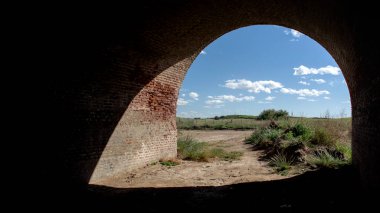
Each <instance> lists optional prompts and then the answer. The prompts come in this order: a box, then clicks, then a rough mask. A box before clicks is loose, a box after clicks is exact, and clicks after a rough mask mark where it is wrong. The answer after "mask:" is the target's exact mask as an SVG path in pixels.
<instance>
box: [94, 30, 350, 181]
mask: <svg viewBox="0 0 380 213" xmlns="http://www.w3.org/2000/svg"><path fill="white" fill-rule="evenodd" d="M207 58H210V59H208V60H209V61H205V60H207ZM189 62H191V61H189ZM189 62H187V63H185V64H184V65H185V66H178V65H177V66H175V67H173V68H171V69H168V70H167V71H165V72H170V75H171V76H170V77H169V76H164V75H162V74H164V73H162V74H160V75H159V76H158V77H156V78H155V79H154V81H152V82H150V83H149V84H148V85H147V86H145V87H144V89H143V90H142V91H141V92H140V93H139V95H138V96H136V97H135V99H134V100H133V101H132V104H131V106H132V107H129V108H128V110H127V112H126V113H125V115H124V116H123V118H122V120H121V121H119V125H118V128H116V130H115V132H114V133H113V135H112V136H111V138H110V141H109V142H108V144H107V146H106V148H105V150H104V151H103V154H102V157H101V158H100V160H99V163H98V166H97V168H96V169H95V172H94V174H93V180H94V181H93V182H92V183H95V184H101V185H109V186H117V187H126V188H128V187H143V186H144V187H158V186H166V187H168V186H172V187H179V186H191V185H194V186H197V184H198V185H199V184H200V185H207V184H210V185H228V184H231V183H238V182H239V181H240V182H254V181H262V180H273V179H283V178H288V177H292V176H294V175H297V174H301V173H303V172H305V171H309V170H310V169H311V167H308V166H306V165H310V162H311V158H312V157H313V160H314V161H316V160H319V161H323V160H325V161H324V162H320V163H325V164H328V165H324V166H325V167H335V166H338V163H341V164H345V163H347V162H346V161H349V160H350V158H351V155H350V150H351V149H350V145H351V144H350V143H351V137H350V134H351V119H350V118H349V119H344V120H339V119H334V120H333V119H332V118H341V117H347V115H346V113H349V115H350V114H351V113H350V111H351V108H350V101H349V94H348V90H347V86H346V83H345V81H344V78H343V76H342V73H341V71H340V68H339V67H338V65H337V64H336V63H335V61H334V59H333V58H332V57H331V56H330V55H329V54H328V53H327V51H326V50H325V49H324V48H323V47H321V46H320V45H319V44H318V43H316V42H315V41H314V40H312V39H310V38H309V37H308V36H306V35H304V34H302V33H300V32H298V31H295V30H293V29H288V28H284V27H280V26H274V25H256V26H250V27H245V28H240V29H237V30H234V31H232V32H229V33H227V34H225V35H223V36H221V37H219V38H218V39H217V40H216V41H214V42H212V43H211V44H210V45H208V47H207V48H206V49H204V50H202V51H201V53H200V54H199V55H198V57H197V58H196V60H195V61H194V62H193V63H192V66H191V67H190V69H189V71H188V70H187V68H188V67H189V65H190V63H189ZM178 67H180V68H181V69H183V70H178ZM176 68H177V70H176ZM236 70H240V72H239V71H236ZM173 71H174V72H173ZM189 72H190V73H189ZM186 73H187V74H186ZM185 75H187V78H185ZM184 78H185V82H184V83H182V81H183V79H184ZM189 79H190V80H189ZM168 80H169V81H170V83H171V87H170V86H167V85H168V84H169V82H168ZM186 80H187V81H186ZM165 84H166V85H165ZM181 85H182V87H181ZM211 85H213V86H211ZM180 88H181V89H180ZM178 93H179V96H177V95H178ZM177 97H178V99H176V98H177ZM176 101H177V105H178V107H177V128H178V129H179V130H180V131H179V132H178V133H179V136H178V135H176V131H177V130H176V129H175V126H174V125H173V116H174V112H175V109H173V107H175V102H176ZM186 108H187V111H184V110H183V109H186ZM271 108H273V109H275V110H284V111H285V112H286V113H287V114H288V116H286V118H285V117H284V118H283V119H279V121H278V119H276V121H275V123H276V125H278V126H277V128H276V129H271V128H270V127H269V118H265V120H258V118H257V117H253V116H257V115H259V113H260V112H261V111H263V110H266V109H271ZM207 112H211V113H212V114H207ZM178 115H179V116H180V117H181V115H182V118H179V119H178ZM183 115H185V116H183ZM234 115H235V117H234ZM236 115H241V116H242V117H244V116H246V117H249V116H251V118H248V119H240V118H238V117H236ZM225 116H227V117H228V119H224V117H225ZM183 117H185V118H183ZM186 117H191V118H193V119H187V118H186ZM194 118H196V119H194ZM139 119H144V124H143V125H145V126H147V125H148V127H143V128H142V124H139V125H137V126H136V125H135V126H130V125H128V120H139ZM272 119H273V118H272ZM157 121H159V122H157ZM189 125H190V126H189ZM295 125H298V126H296V127H297V128H298V129H299V128H304V130H305V132H304V133H302V134H304V135H295V136H294V137H293V133H292V129H294V128H296V127H295ZM332 127H334V128H332ZM126 129H129V135H128V134H127V135H125V136H124V138H123V137H120V135H122V131H126ZM162 129H165V130H166V132H164V134H169V136H166V137H165V138H164V139H163V138H161V137H160V135H161V134H162V133H160V131H161V130H162ZM223 129H224V130H235V131H233V132H232V131H224V132H223V131H214V132H212V131H210V130H223ZM168 130H169V131H168ZM188 130H190V131H188ZM191 130H198V131H191ZM201 130H205V131H201ZM236 130H242V131H236ZM244 130H245V131H244ZM247 130H248V131H247ZM333 130H334V132H332V131H333ZM260 131H261V133H260V134H262V135H258V136H257V137H264V136H265V135H268V134H272V135H273V134H276V139H273V138H272V139H273V140H275V141H271V140H272V139H269V136H268V137H266V138H265V139H264V140H265V141H261V142H260V143H262V144H263V143H271V144H272V146H271V147H267V148H266V149H260V150H258V149H257V150H255V151H252V148H255V149H256V148H257V147H258V146H252V143H253V142H255V141H252V142H249V140H248V139H249V138H250V137H256V136H250V135H251V134H253V132H260ZM268 131H269V132H268ZM321 131H322V132H321ZM149 132H152V133H149ZM293 132H294V131H293ZM315 132H316V133H315ZM290 133H292V136H291V138H290ZM194 134H195V137H200V138H195V139H198V140H206V141H203V142H204V143H203V142H202V143H198V144H199V145H200V146H199V148H200V150H202V151H198V150H192V151H191V152H194V153H186V155H188V156H193V158H194V159H192V160H193V161H198V162H197V163H191V162H189V161H181V162H182V163H181V164H183V165H180V166H176V167H171V168H172V169H170V170H167V168H165V165H166V166H172V165H176V164H178V163H179V161H180V160H179V159H178V158H177V155H179V156H180V158H186V157H184V156H182V155H183V152H185V151H183V149H185V148H180V149H179V148H178V147H177V139H178V137H180V138H183V137H184V136H185V135H186V136H187V137H188V136H191V137H193V136H194ZM229 134H231V136H229ZM263 134H265V135H264V136H263ZM314 134H322V135H319V136H318V137H319V138H316V137H317V136H314ZM176 136H177V137H176ZM129 137H132V138H129ZM321 137H322V139H323V141H318V144H317V142H315V141H316V140H317V139H321ZM208 138H209V139H210V141H207V140H208ZM213 138H219V141H220V143H216V142H218V140H214V139H213ZM225 139H226V140H225ZM231 139H232V140H237V141H231ZM124 140H127V141H128V142H127V143H125V141H124ZM133 140H142V142H141V143H136V142H135V141H133ZM186 140H189V138H187V139H186ZM310 141H314V142H310ZM246 143H247V144H250V145H247V144H246ZM298 143H300V144H298ZM314 143H315V144H314ZM181 144H182V145H184V146H186V143H181ZM198 144H193V143H192V142H191V145H190V144H189V145H187V146H191V147H189V149H190V148H191V149H193V148H194V147H195V146H197V145H198ZM294 144H297V147H298V148H297V149H294V150H293V149H291V147H290V146H293V145H294ZM201 145H202V148H201ZM203 145H204V146H203ZM209 145H211V146H210V147H209ZM180 146H181V145H180ZM206 146H207V147H208V148H205V147H206ZM225 146H227V147H228V146H230V148H225ZM275 146H276V147H275ZM285 146H286V147H288V148H281V149H280V148H278V147H285ZM294 147H295V146H294ZM336 147H339V148H340V150H338V148H336ZM206 149H207V151H206ZM346 149H349V150H348V151H347V155H349V156H344V154H346V153H343V151H342V150H344V151H345V150H346ZM177 150H178V151H179V152H180V153H177ZM289 150H290V151H289ZM186 152H187V151H186ZM201 152H202V153H201ZM276 153H278V154H276ZM296 153H298V154H299V153H303V154H302V155H298V154H296ZM319 153H322V154H325V155H323V156H320V155H319ZM201 155H202V156H201ZM235 155H236V156H235ZM241 155H242V156H243V157H242V159H243V160H240V159H241ZM285 155H286V156H287V157H286V158H287V159H285V162H279V163H283V164H284V166H285V167H286V169H284V171H282V170H281V171H278V172H276V171H274V169H273V168H272V169H271V168H270V166H269V165H268V163H270V162H271V160H270V159H275V158H276V157H283V158H284V157H285ZM333 155H334V156H333ZM338 155H339V157H338ZM234 156H235V157H234ZM232 157H233V158H232ZM323 157H325V158H324V159H321V158H323ZM327 157H330V158H327ZM187 158H189V157H187ZM195 158H196V159H195ZM218 158H219V159H225V160H227V161H228V162H229V163H226V162H223V161H218V162H217V161H215V160H214V159H218ZM259 159H260V160H259ZM263 159H265V160H263ZM309 159H310V160H309ZM233 160H236V161H234V162H232V161H233ZM326 160H327V161H328V162H326ZM159 161H160V163H159ZM199 161H202V162H205V161H207V162H209V161H213V163H203V164H204V165H203V164H202V163H199ZM160 164H162V165H164V166H160ZM201 164H202V165H201ZM222 164H223V165H222ZM224 164H225V165H224ZM235 164H236V165H235ZM313 166H315V165H313ZM142 167H144V168H143V169H141V168H142ZM203 167H205V168H206V167H207V168H208V169H202V168H203ZM240 167H241V168H240ZM285 167H284V168H285ZM291 167H294V169H292V170H291V169H290V168H291ZM230 168H233V169H230ZM212 169H213V170H214V172H213V171H211V170H212ZM277 169H279V168H277ZM235 170H236V171H235ZM241 170H244V172H242V171H241ZM168 171H170V172H168ZM192 171H193V172H192ZM196 171H202V172H196ZM216 171H217V172H216ZM289 171H291V172H290V173H289ZM233 173H236V174H234V175H231V174H233ZM237 174H239V175H238V176H239V178H231V177H232V176H236V177H237ZM242 174H244V175H242ZM181 175H182V176H181ZM213 175H214V176H213ZM126 178H127V179H128V181H125V179H126ZM96 179H98V180H96ZM206 179H207V180H209V181H206ZM184 180H186V181H188V182H186V181H184ZM197 180H200V181H197Z"/></svg>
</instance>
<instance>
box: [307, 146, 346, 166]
mask: <svg viewBox="0 0 380 213" xmlns="http://www.w3.org/2000/svg"><path fill="white" fill-rule="evenodd" d="M307 162H308V163H309V164H311V165H313V166H317V167H319V168H335V169H336V168H339V167H341V166H344V165H347V164H349V163H350V162H348V161H345V160H341V159H339V158H337V157H334V156H333V155H332V154H330V153H329V152H327V151H326V150H323V151H321V152H319V153H318V154H314V155H312V156H308V158H307Z"/></svg>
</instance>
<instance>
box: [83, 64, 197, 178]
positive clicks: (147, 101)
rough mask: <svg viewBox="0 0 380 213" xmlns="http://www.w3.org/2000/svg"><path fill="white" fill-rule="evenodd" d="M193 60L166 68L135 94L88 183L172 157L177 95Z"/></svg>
mask: <svg viewBox="0 0 380 213" xmlns="http://www.w3.org/2000/svg"><path fill="white" fill-rule="evenodd" d="M193 59H194V57H189V58H187V59H185V60H183V61H180V62H178V63H176V64H175V65H173V66H171V67H169V68H168V69H166V70H165V71H163V72H162V73H161V74H159V75H158V76H157V77H155V78H154V79H153V80H151V81H150V82H149V83H148V84H147V85H146V86H145V87H144V88H143V89H142V90H141V91H140V92H139V93H138V94H137V95H136V97H135V98H134V99H133V100H132V102H131V104H129V106H128V109H127V110H126V111H125V113H124V115H123V116H122V118H121V119H120V121H119V122H118V124H117V126H116V128H115V130H114V132H113V133H112V135H111V137H110V139H109V141H108V143H107V146H106V147H105V149H104V151H103V153H102V155H101V157H100V159H99V161H98V163H97V165H96V168H95V170H94V172H93V174H92V177H91V180H90V183H93V182H94V183H96V181H97V180H99V179H102V178H106V177H111V176H113V175H115V174H117V173H119V172H126V171H130V170H133V169H137V168H139V167H142V166H145V165H147V164H149V163H152V162H155V161H158V160H160V159H170V158H175V157H176V155H177V127H176V108H177V98H178V92H179V88H180V87H181V84H182V81H183V79H184V77H185V74H186V71H187V70H188V68H189V67H190V64H191V63H192V61H193Z"/></svg>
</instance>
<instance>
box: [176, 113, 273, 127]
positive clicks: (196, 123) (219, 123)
mask: <svg viewBox="0 0 380 213" xmlns="http://www.w3.org/2000/svg"><path fill="white" fill-rule="evenodd" d="M176 121H177V128H178V129H182V130H227V129H230V130H251V129H257V128H260V127H263V126H266V125H268V124H269V121H258V120H256V119H255V118H254V117H253V116H242V115H237V116H235V115H234V116H220V117H217V119H215V118H204V119H193V118H177V119H176Z"/></svg>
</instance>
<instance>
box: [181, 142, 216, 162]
mask: <svg viewBox="0 0 380 213" xmlns="http://www.w3.org/2000/svg"><path fill="white" fill-rule="evenodd" d="M206 146H207V144H206V143H204V142H198V141H195V140H194V139H192V138H191V137H189V136H186V137H184V138H179V139H178V141H177V151H178V157H179V158H181V159H183V160H194V161H207V159H208V158H209V156H208V153H207V151H206Z"/></svg>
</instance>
